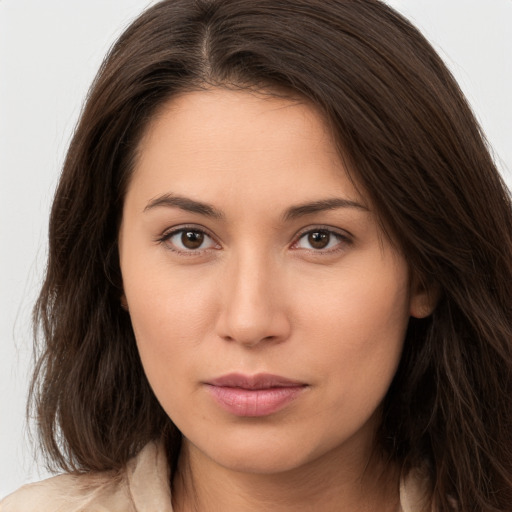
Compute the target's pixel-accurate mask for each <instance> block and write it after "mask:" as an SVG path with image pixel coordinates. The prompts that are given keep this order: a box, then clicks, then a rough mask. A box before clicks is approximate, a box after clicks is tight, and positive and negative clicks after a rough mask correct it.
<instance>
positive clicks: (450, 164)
mask: <svg viewBox="0 0 512 512" xmlns="http://www.w3.org/2000/svg"><path fill="white" fill-rule="evenodd" d="M206 85H207V86H219V87H242V88H244V87H253V88H260V89H264V90H268V91H276V90H279V91H283V90H288V91H291V92H293V94H296V95H297V94H298V95H300V96H302V97H304V98H306V99H307V100H309V101H310V102H312V103H313V104H315V105H316V106H317V107H318V108H319V109H320V110H321V111H322V112H323V113H324V114H325V117H326V119H327V120H328V122H329V125H330V126H331V128H332V130H333V132H334V134H335V137H336V140H337V141H338V143H339V149H340V155H341V156H342V158H345V159H346V160H347V162H348V163H349V167H350V169H352V173H353V175H354V178H355V180H356V181H357V183H359V184H361V186H362V187H364V190H365V192H366V193H367V194H368V195H369V197H370V199H371V201H372V202H373V204H374V205H375V206H376V209H377V211H378V213H379V215H380V219H381V222H382V225H383V228H384V229H385V230H386V232H388V233H389V234H390V235H391V238H392V239H393V240H394V241H395V242H396V243H397V245H398V246H399V249H400V251H401V252H402V253H403V255H404V257H405V258H406V259H407V261H408V262H409V265H410V267H411V271H412V274H413V275H414V276H415V278H416V279H419V280H421V282H423V283H424V286H426V287H435V288H436V289H437V290H438V293H439V301H438V304H437V307H436V309H435V311H434V313H433V314H432V315H431V316H430V317H428V318H427V319H423V320H414V319H411V321H410V325H409V329H408V332H407V338H406V341H405V348H404V353H403V356H402V360H401V363H400V366H399V369H398V372H397V374H396V377H395V379H394V381H393V383H392V385H391V388H390V390H389V392H388V395H387V396H386V399H385V403H384V416H383V423H382V427H381V430H380V434H379V436H380V437H379V439H378V441H379V445H380V446H381V447H382V449H383V450H385V452H386V453H387V454H388V456H389V457H390V458H391V459H393V460H395V461H398V462H399V463H400V464H401V465H402V467H403V468H404V471H405V472H407V471H408V470H410V469H411V468H414V467H417V466H420V465H421V466H423V467H426V468H428V471H429V473H430V477H431V481H432V503H433V505H434V507H435V508H436V509H437V510H449V509H450V502H451V501H450V500H451V499H455V500H456V501H457V502H458V504H459V509H460V510H461V511H464V512H466V511H477V510H478V511H480V510H486V511H502V512H503V511H505V510H510V504H511V503H512V406H511V397H512V207H511V199H510V194H509V192H508V191H507V189H506V187H505V185H504V184H503V182H502V180H501V178H500V176H499V173H498V172H497V170H496V168H495V165H494V163H493V161H492V159H491V157H490V155H489V152H488V149H487V147H486V143H485V139H484V137H483V136H482V133H481V132H480V129H479V127H478V124H477V122H476V121H475V118H474V116H473V114H472V112H471V110H470V108H469V107H468V105H467V103H466V100H465V99H464V97H463V95H462V93H461V91H460V90H459V88H458V86H457V84H456V83H455V81H454V79H453V78H452V76H451V75H450V73H449V72H448V70H447V69H446V67H445V65H444V64H443V63H442V61H441V60H440V58H439V57H438V55H437V54H436V53H435V52H434V50H433V49H432V48H431V46H430V45H429V44H428V42H427V41H426V40H425V38H424V37H423V36H422V35H421V34H420V33H419V32H418V31H417V30H416V29H415V28H414V27H413V26H412V25H411V24H410V23H409V22H408V21H407V20H405V19H404V18H403V17H401V16H400V15H399V14H397V13H396V12H395V11H393V10H392V9H391V8H389V7H388V6H386V5H385V4H383V3H382V2H380V1H378V0H235V1H222V0H218V1H217V0H197V1H193V0H173V1H163V2H160V3H159V4H157V5H155V6H153V7H152V8H150V9H149V10H147V11H146V12H145V13H143V14H142V15H141V16H140V17H139V18H138V19H137V20H136V21H135V22H134V23H133V24H132V25H131V26H130V27H129V28H128V29H127V30H126V32H125V33H124V34H123V35H122V36H121V38H120V39H119V41H118V42H117V44H116V45H115V46H114V47H113V48H112V50H111V52H110V54H109V55H108V56H107V58H106V60H105V61H104V63H103V65H102V67H101V69H100V71H99V74H98V76H97V78H96V80H95V82H94V83H93V85H92V88H91V90H90V93H89V96H88V98H87V102H86V104H85V108H84V110H83V113H82V116H81V119H80V122H79V124H78V126H77V129H76V132H75V134H74V137H73V140H72V142H71V145H70V148H69V151H68V154H67V158H66V161H65V164H64V169H63V173H62V177H61V180H60V183H59V186H58V190H57V193H56V196H55V201H54V203H53V209H52V213H51V220H50V233H49V238H50V250H49V261H48V269H47V275H46V280H45V282H44V286H43V288H42V291H41V294H40V297H39V300H38V302H37V305H36V308H35V322H36V326H39V337H40V339H41V341H40V350H41V353H40V357H39V360H38V363H37V367H36V372H35V377H34V381H33V388H32V399H33V403H34V405H35V408H36V411H37V420H38V425H39V429H40V435H41V439H42V445H43V449H44V450H45V451H46V453H47V455H48V456H49V459H50V460H53V461H55V463H56V464H57V465H60V467H62V468H64V469H66V470H76V471H91V470H104V469H116V468H120V467H122V466H123V464H125V463H126V461H127V460H128V459H129V458H130V457H132V456H133V455H134V454H136V453H137V452H138V451H139V450H140V448H141V447H142V446H143V445H144V444H145V443H147V442H148V441H150V440H152V439H158V438H162V437H163V438H165V440H166V442H167V445H168V448H169V454H170V459H171V462H173V461H175V460H176V457H177V454H178V451H179V443H180V435H179V432H177V429H176V428H175V427H174V426H173V424H172V422H171V420H170V419H169V418H168V417H167V416H166V414H165V413H164V411H163V410H162V408H161V407H160V405H159V404H158V401H157V400H156V398H155V396H154V394H153V393H152V391H151V389H150V387H149V384H148V382H147V380H146V377H145V375H144V371H143V369H142V366H141V363H140V360H139V356H138V353H137V349H136V345H135V340H134V335H133V331H132V328H131V324H130V320H129V316H128V314H127V313H126V312H125V311H124V310H123V309H122V308H121V306H120V297H121V294H122V282H121V275H120V270H119V263H118V254H117V232H118V225H119V221H120V215H121V207H122V203H123V197H124V193H125V190H126V187H127V184H128V181H129V178H130V174H131V172H132V170H133V162H134V158H135V156H136V148H137V143H138V141H139V140H140V137H141V134H142V133H143V131H144V129H145V127H146V126H147V123H148V122H149V121H150V120H151V118H152V116H153V115H154V113H155V111H156V109H157V108H158V107H159V106H160V105H162V104H163V102H165V101H167V100H168V99H169V98H171V97H172V96H173V95H174V94H176V93H178V92H183V91H187V90H192V89H197V88H201V87H203V86H206Z"/></svg>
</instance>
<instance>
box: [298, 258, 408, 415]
mask: <svg viewBox="0 0 512 512" xmlns="http://www.w3.org/2000/svg"><path fill="white" fill-rule="evenodd" d="M365 268H366V269H371V268H372V266H371V265H369V266H366V267H365ZM374 268H380V269H382V266H379V267H377V266H376V265H374ZM385 270H387V271H383V272H375V273H374V274H372V272H371V271H370V272H368V270H366V274H364V273H357V272H354V273H348V272H347V273H346V274H345V278H344V279H343V280H333V281H331V282H330V284H329V286H325V287H324V288H323V289H322V288H317V289H316V290H315V293H314V294H309V295H302V296H301V301H302V302H301V304H300V307H299V310H300V311H301V315H299V317H298V319H297V322H298V323H300V324H301V330H302V331H303V332H305V333H308V334H309V336H310V337H311V338H313V339H314V340H315V341H314V343H315V346H313V347H312V350H311V349H310V354H309V357H308V364H309V365H310V366H311V367H312V368H314V372H315V373H317V374H319V375H322V376H323V377H322V378H324V379H325V380H324V382H325V383H326V384H327V387H328V389H329V390H332V391H333V394H332V395H331V396H330V400H331V401H332V405H333V406H334V407H335V406H337V405H339V404H341V403H343V405H344V407H343V409H344V410H345V411H346V410H347V409H346V407H347V401H349V402H350V403H351V404H352V407H353V408H354V410H356V409H360V408H364V409H368V410H371V409H372V408H376V407H377V406H378V404H379V403H380V401H381V400H382V398H383V396H384V395H385V393H386V392H387V389H388V387H389V385H390V383H391V381H392V379H393V376H394V374H395V372H396V368H397V366H398V363H399V361H400V357H401V352H402V347H403V342H404V338H405V332H406V329H407V324H408V320H409V314H408V311H409V293H408V277H407V272H406V270H405V269H402V268H400V269H394V268H393V267H391V268H390V267H387V266H385ZM309 289H312V288H311V287H310V288H309Z"/></svg>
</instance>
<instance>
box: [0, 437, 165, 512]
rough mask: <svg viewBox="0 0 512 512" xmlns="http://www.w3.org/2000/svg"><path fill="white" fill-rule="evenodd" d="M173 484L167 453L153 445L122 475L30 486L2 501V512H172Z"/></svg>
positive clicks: (73, 478) (65, 478)
mask: <svg viewBox="0 0 512 512" xmlns="http://www.w3.org/2000/svg"><path fill="white" fill-rule="evenodd" d="M169 481H170V480H169V472H168V467H167V459H166V457H165V454H164V453H163V451H162V449H161V447H160V446H159V445H157V444H154V443H150V444H149V445H147V446H146V447H145V448H144V449H143V450H142V451H141V452H140V453H139V455H137V457H135V458H134V459H132V460H131V461H129V463H128V464H127V466H126V468H125V469H124V470H123V471H121V472H117V473H113V472H102V473H87V474H81V475H73V474H63V475H59V476H55V477H53V478H49V479H47V480H43V481H41V482H36V483H33V484H28V485H25V486H23V487H21V488H20V489H18V490H17V491H15V492H14V493H13V494H11V495H9V496H7V497H6V498H5V499H4V500H2V501H1V502H0V512H36V511H37V512H50V511H51V512H146V511H148V512H149V511H151V510H161V511H162V512H172V507H171V499H170V492H169ZM148 506H149V508H148Z"/></svg>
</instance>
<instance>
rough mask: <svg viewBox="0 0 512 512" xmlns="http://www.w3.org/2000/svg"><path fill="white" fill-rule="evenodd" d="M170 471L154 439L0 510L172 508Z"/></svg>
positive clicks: (415, 504)
mask: <svg viewBox="0 0 512 512" xmlns="http://www.w3.org/2000/svg"><path fill="white" fill-rule="evenodd" d="M169 481H170V473H169V466H168V464H167V457H166V455H165V452H164V450H163V449H162V447H161V446H160V445H158V444H155V443H150V444H148V445H146V446H145V447H144V449H143V450H142V451H141V452H140V453H139V455H137V457H135V458H134V459H132V460H131V461H130V462H129V463H128V465H127V467H126V469H125V470H124V471H123V472H122V473H120V474H116V475H113V474H112V473H92V474H84V475H79V476H75V475H69V474H64V475H59V476H55V477H53V478H49V479H47V480H43V481H42V482H37V483H33V484H28V485H25V486H23V487H21V488H20V489H18V490H17V491H16V492H14V493H13V494H11V495H9V496H7V497H6V498H5V499H4V500H2V501H1V502H0V512H36V511H37V512H172V505H171V494H170V489H169ZM424 484H425V480H424V478H421V476H420V474H419V473H413V474H411V475H409V476H408V477H407V478H406V479H404V480H402V482H401V483H400V504H401V507H400V509H399V511H397V512H425V511H426V509H425V507H424V505H423V500H424V496H425V486H424Z"/></svg>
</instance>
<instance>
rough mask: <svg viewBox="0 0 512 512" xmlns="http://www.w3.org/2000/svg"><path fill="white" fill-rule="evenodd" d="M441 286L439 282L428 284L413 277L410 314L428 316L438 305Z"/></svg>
mask: <svg viewBox="0 0 512 512" xmlns="http://www.w3.org/2000/svg"><path fill="white" fill-rule="evenodd" d="M440 294H441V290H440V287H439V285H438V284H437V283H435V282H434V283H429V284H426V283H425V282H424V281H423V280H421V279H419V278H415V279H413V283H412V289H411V300H410V308H409V314H410V315H411V316H412V317H414V318H426V317H427V316H429V315H431V314H432V313H433V311H434V309H435V308H436V306H437V303H438V301H439V296H440Z"/></svg>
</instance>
